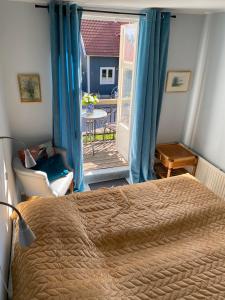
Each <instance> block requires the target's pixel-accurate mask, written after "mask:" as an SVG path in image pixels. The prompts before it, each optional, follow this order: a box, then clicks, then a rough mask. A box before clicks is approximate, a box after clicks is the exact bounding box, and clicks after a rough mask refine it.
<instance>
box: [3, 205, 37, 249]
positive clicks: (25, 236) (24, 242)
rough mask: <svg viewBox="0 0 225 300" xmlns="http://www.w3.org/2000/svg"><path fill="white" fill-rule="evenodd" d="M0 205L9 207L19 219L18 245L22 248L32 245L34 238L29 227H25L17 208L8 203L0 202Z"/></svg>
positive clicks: (25, 224)
mask: <svg viewBox="0 0 225 300" xmlns="http://www.w3.org/2000/svg"><path fill="white" fill-rule="evenodd" d="M0 204H2V205H5V206H8V207H11V208H12V209H13V210H15V212H16V213H17V215H18V217H19V221H18V224H19V243H20V245H21V246H22V247H29V246H30V245H31V244H32V242H33V241H34V240H35V239H36V236H35V234H34V233H33V231H32V230H31V229H30V227H29V226H28V225H27V223H26V222H25V221H24V219H23V217H22V215H21V213H20V212H19V211H18V209H17V208H15V207H14V206H13V205H11V204H9V203H6V202H1V201H0Z"/></svg>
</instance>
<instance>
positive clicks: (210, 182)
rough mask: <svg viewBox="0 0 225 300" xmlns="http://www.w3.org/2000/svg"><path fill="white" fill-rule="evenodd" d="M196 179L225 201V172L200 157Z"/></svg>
mask: <svg viewBox="0 0 225 300" xmlns="http://www.w3.org/2000/svg"><path fill="white" fill-rule="evenodd" d="M195 177H196V178H197V179H198V180H199V181H200V182H201V183H203V184H204V185H205V186H207V187H208V188H209V189H210V190H211V191H213V192H214V193H215V194H216V195H218V196H219V197H221V198H223V199H225V173H224V172H223V171H221V170H219V169H218V168H216V167H215V166H213V165H212V164H211V163H209V162H208V161H207V160H205V159H203V158H202V157H199V158H198V165H197V169H196V173H195Z"/></svg>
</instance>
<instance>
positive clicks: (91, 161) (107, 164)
mask: <svg viewBox="0 0 225 300" xmlns="http://www.w3.org/2000/svg"><path fill="white" fill-rule="evenodd" d="M94 149H95V154H94V156H93V153H92V146H91V143H84V150H83V151H84V171H92V170H98V169H106V168H113V167H123V166H127V164H128V163H127V161H126V160H125V159H124V158H123V157H122V155H120V154H119V152H118V151H117V149H116V141H115V140H111V141H96V142H94Z"/></svg>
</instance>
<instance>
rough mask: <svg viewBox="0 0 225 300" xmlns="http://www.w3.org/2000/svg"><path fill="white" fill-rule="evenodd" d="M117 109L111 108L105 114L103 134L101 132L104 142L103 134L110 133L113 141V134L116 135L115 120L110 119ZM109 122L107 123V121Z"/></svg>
mask: <svg viewBox="0 0 225 300" xmlns="http://www.w3.org/2000/svg"><path fill="white" fill-rule="evenodd" d="M116 111H117V109H116V108H113V109H112V110H111V111H110V112H109V113H107V118H106V122H105V124H104V132H103V140H105V134H106V133H107V131H108V133H112V134H113V139H114V140H115V134H116V120H115V118H114V120H113V119H112V118H113V116H114V115H115V114H116ZM108 120H109V121H108Z"/></svg>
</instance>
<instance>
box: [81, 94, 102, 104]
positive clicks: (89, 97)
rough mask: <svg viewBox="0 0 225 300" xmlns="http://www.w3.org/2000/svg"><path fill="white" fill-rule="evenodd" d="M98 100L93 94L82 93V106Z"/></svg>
mask: <svg viewBox="0 0 225 300" xmlns="http://www.w3.org/2000/svg"><path fill="white" fill-rule="evenodd" d="M98 102H99V99H98V97H97V96H96V95H94V94H89V93H84V95H83V97H82V105H83V106H87V105H89V104H93V105H95V104H96V103H98Z"/></svg>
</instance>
